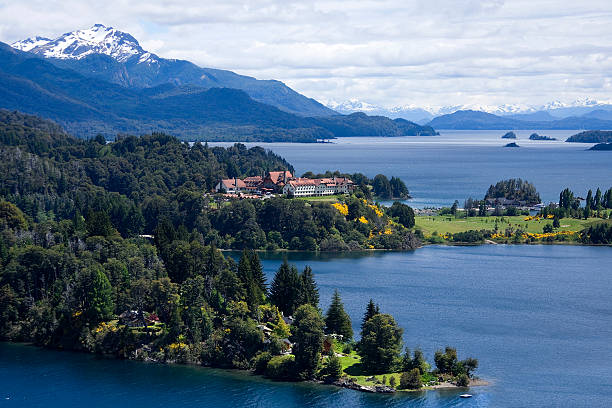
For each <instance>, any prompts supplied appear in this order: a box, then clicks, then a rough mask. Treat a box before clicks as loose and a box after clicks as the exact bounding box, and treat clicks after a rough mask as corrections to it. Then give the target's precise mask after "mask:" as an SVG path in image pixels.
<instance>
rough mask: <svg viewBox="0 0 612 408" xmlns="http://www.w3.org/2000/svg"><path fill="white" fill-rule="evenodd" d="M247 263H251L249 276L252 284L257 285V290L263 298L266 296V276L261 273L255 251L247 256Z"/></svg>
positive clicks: (260, 266)
mask: <svg viewBox="0 0 612 408" xmlns="http://www.w3.org/2000/svg"><path fill="white" fill-rule="evenodd" d="M249 261H250V263H251V276H252V277H253V282H254V283H255V284H256V285H257V287H258V288H259V290H260V291H261V293H262V294H263V295H264V296H267V295H268V285H267V284H266V275H265V274H264V271H263V266H262V265H261V261H260V260H259V255H257V252H256V251H251V252H250V254H249Z"/></svg>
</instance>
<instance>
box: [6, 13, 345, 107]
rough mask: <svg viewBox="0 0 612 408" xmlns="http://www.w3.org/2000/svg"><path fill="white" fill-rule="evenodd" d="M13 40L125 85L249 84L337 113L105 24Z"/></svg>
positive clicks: (270, 99) (274, 101) (254, 94)
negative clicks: (158, 49) (166, 53)
mask: <svg viewBox="0 0 612 408" xmlns="http://www.w3.org/2000/svg"><path fill="white" fill-rule="evenodd" d="M12 46H13V47H14V48H16V49H19V50H21V51H27V52H30V53H32V54H34V55H37V56H40V57H43V58H46V59H48V61H50V62H52V63H54V64H55V65H57V66H59V67H61V68H67V69H70V70H73V71H76V72H78V73H80V74H81V75H83V76H86V77H90V78H97V79H102V80H104V81H107V82H112V83H115V84H118V85H122V86H125V87H134V88H145V87H155V86H158V85H162V84H166V83H172V84H175V85H178V86H181V85H196V86H199V87H203V88H235V89H240V90H243V91H244V92H246V93H247V94H248V95H249V96H250V97H251V98H253V99H255V100H256V101H259V102H262V103H265V104H268V105H272V106H275V107H277V108H279V109H280V110H283V111H285V112H290V113H294V114H297V115H301V116H328V115H335V114H336V112H334V111H333V110H331V109H329V108H327V107H325V106H323V105H322V104H320V103H319V102H317V101H316V100H314V99H311V98H307V97H305V96H304V95H301V94H299V93H297V92H295V91H294V90H293V89H291V88H289V87H288V86H286V85H285V84H283V83H282V82H280V81H274V80H257V79H255V78H252V77H249V76H244V75H238V74H236V73H234V72H231V71H226V70H220V69H213V68H201V67H198V66H197V65H195V64H193V63H191V62H189V61H184V60H177V59H166V58H161V57H159V56H157V55H155V54H153V53H150V52H147V51H146V50H144V49H142V47H141V46H140V44H139V43H138V41H137V40H136V39H135V38H134V37H132V36H131V35H130V34H128V33H124V32H122V31H119V30H116V29H114V28H112V27H105V26H104V25H102V24H96V25H94V26H93V27H91V28H89V29H86V30H77V31H72V32H69V33H66V34H63V35H61V36H59V37H58V38H56V39H49V38H44V37H34V38H28V39H26V40H23V41H18V42H16V43H13V44H12Z"/></svg>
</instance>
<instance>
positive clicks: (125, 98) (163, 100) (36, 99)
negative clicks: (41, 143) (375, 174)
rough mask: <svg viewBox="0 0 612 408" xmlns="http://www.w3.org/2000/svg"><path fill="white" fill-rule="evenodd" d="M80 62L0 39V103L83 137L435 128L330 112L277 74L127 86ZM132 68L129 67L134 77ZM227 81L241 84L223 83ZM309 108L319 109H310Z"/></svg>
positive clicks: (267, 136)
mask: <svg viewBox="0 0 612 408" xmlns="http://www.w3.org/2000/svg"><path fill="white" fill-rule="evenodd" d="M95 58H96V57H95V56H91V57H88V59H87V61H90V60H91V59H95ZM99 58H103V59H104V58H108V57H104V56H100V57H99ZM84 62H85V60H78V61H76V62H74V64H72V63H68V62H67V61H65V60H61V61H57V60H54V59H44V58H42V57H40V56H38V55H35V54H32V53H26V52H22V51H19V50H16V49H14V48H12V47H10V46H8V45H7V44H4V43H0V108H5V109H10V110H18V111H22V112H26V113H29V114H35V115H39V116H42V117H45V118H50V119H52V120H54V121H56V122H58V123H59V124H61V125H62V126H63V127H64V128H65V129H66V130H67V131H68V132H70V133H71V134H73V135H76V136H78V137H82V138H92V137H95V136H96V135H97V134H102V135H103V136H105V137H106V138H114V136H116V135H117V134H144V133H152V132H165V133H171V134H173V135H176V136H177V137H179V138H180V139H182V140H201V141H206V140H208V141H265V142H316V141H317V140H321V139H331V138H334V137H338V136H413V135H434V134H436V132H435V131H434V130H433V129H432V128H431V127H429V126H419V125H417V124H415V123H412V122H408V121H406V120H403V119H396V120H391V119H389V118H385V117H377V116H374V117H369V116H367V115H365V114H353V115H347V116H343V115H335V112H333V111H331V110H329V109H327V108H325V107H323V106H322V105H320V104H319V103H318V102H316V101H313V100H309V99H308V98H305V97H303V96H302V95H299V94H297V93H296V92H295V91H293V90H290V89H289V88H287V87H286V86H284V85H282V84H281V83H280V82H275V81H271V82H270V83H267V84H268V85H266V81H261V82H257V81H256V80H254V79H253V78H250V79H249V78H248V77H240V76H238V75H236V74H233V73H231V74H232V75H234V76H236V77H240V81H238V79H236V80H235V81H233V82H232V81H230V80H229V79H227V78H226V79H227V81H225V82H223V81H221V82H219V83H216V82H214V81H213V83H215V84H216V85H215V87H204V86H202V85H198V84H194V83H185V82H178V83H180V85H176V84H175V83H174V82H168V83H161V84H157V83H155V82H153V85H151V87H147V88H140V87H126V86H122V85H123V84H122V85H120V84H117V83H113V82H107V81H105V80H103V79H101V77H100V76H99V75H95V72H93V71H88V69H87V67H89V68H91V69H93V68H92V66H89V65H82V63H84ZM90 62H91V61H90ZM75 64H76V65H75ZM192 65H193V64H192ZM74 66H78V67H79V70H78V71H79V72H75V71H73V70H72V69H71V68H73V67H74ZM190 66H191V65H190ZM93 67H98V65H95V64H94V65H93ZM192 68H193V67H192ZM196 68H197V67H196ZM194 69H195V68H194ZM138 72H139V71H138V70H136V71H133V72H131V74H132V75H133V77H132V78H134V76H136V75H137V74H138ZM147 72H148V71H147ZM224 72H227V71H224ZM141 74H142V75H144V73H141ZM227 75H229V74H227ZM230 76H231V75H230ZM188 78H196V76H194V75H191V76H189V77H188ZM232 78H233V77H232ZM185 79H186V78H185ZM206 84H208V85H211V84H212V83H210V81H209V82H206ZM232 84H235V85H236V87H237V88H238V86H239V85H240V86H242V87H243V88H244V89H236V88H230V87H228V86H229V85H232ZM249 84H251V85H249ZM283 87H284V88H283ZM277 88H283V89H286V90H287V91H286V92H280V91H279V89H277ZM281 91H282V89H281ZM249 92H251V93H250V94H249ZM287 93H291V95H292V97H291V98H289V97H287V98H286V99H285V100H283V101H280V100H278V101H277V102H278V103H277V104H276V106H273V105H271V104H268V103H267V102H270V100H271V99H274V98H277V99H278V98H280V97H281V96H282V95H285V94H287ZM252 95H254V96H255V97H257V99H253V97H252ZM262 101H265V102H266V103H264V102H262ZM279 107H280V108H279ZM291 107H292V108H293V109H292V108H291ZM281 108H282V109H281ZM297 111H299V112H302V113H300V114H298V113H296V112H297ZM315 114H319V115H322V116H320V117H308V116H311V115H315Z"/></svg>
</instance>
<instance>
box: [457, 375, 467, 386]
mask: <svg viewBox="0 0 612 408" xmlns="http://www.w3.org/2000/svg"><path fill="white" fill-rule="evenodd" d="M455 383H456V384H457V386H458V387H467V386H468V385H470V378H469V377H468V376H467V374H464V373H461V374H459V375H458V376H457V379H456V381H455Z"/></svg>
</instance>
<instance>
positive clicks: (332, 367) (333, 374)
mask: <svg viewBox="0 0 612 408" xmlns="http://www.w3.org/2000/svg"><path fill="white" fill-rule="evenodd" d="M321 371H322V373H321V374H322V375H323V377H324V378H325V379H326V380H327V381H335V380H337V379H338V378H340V377H341V376H342V364H340V359H339V358H338V357H337V356H336V354H335V353H331V354H330V356H329V357H328V358H327V365H326V366H325V367H324V368H323V370H321Z"/></svg>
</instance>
